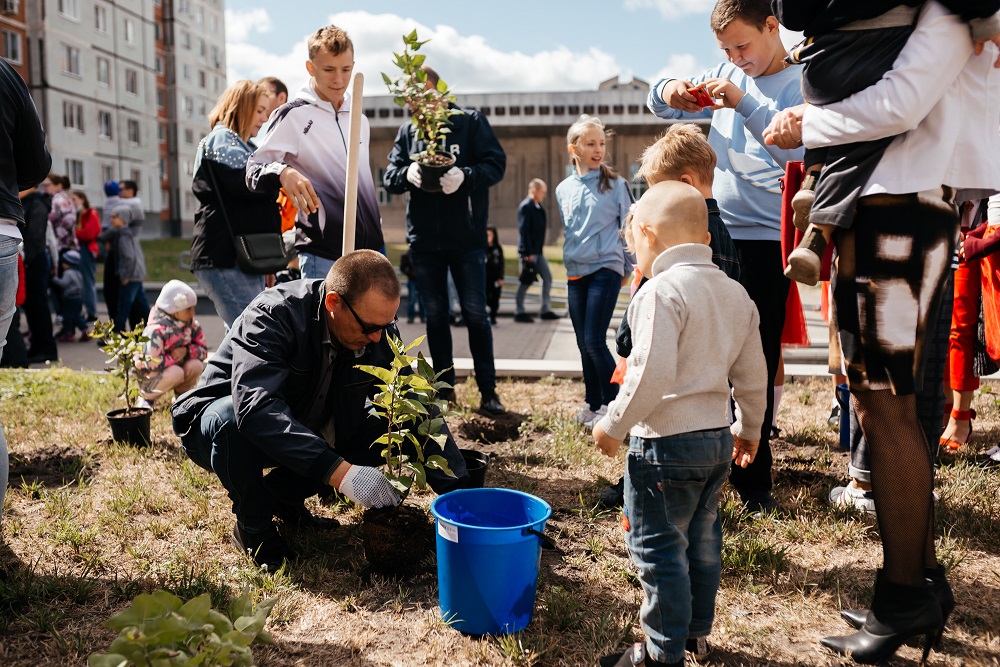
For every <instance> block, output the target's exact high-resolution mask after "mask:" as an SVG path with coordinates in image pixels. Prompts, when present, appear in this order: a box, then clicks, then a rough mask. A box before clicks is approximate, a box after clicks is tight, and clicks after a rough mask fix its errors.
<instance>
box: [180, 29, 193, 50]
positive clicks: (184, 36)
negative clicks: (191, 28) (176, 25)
mask: <svg viewBox="0 0 1000 667" xmlns="http://www.w3.org/2000/svg"><path fill="white" fill-rule="evenodd" d="M181 46H183V47H184V48H185V49H187V50H189V51H190V50H191V33H189V32H182V33H181Z"/></svg>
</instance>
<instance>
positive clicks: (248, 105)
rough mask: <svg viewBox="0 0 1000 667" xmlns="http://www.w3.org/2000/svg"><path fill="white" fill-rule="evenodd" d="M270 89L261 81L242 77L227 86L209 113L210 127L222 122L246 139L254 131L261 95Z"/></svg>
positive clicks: (266, 94)
mask: <svg viewBox="0 0 1000 667" xmlns="http://www.w3.org/2000/svg"><path fill="white" fill-rule="evenodd" d="M262 95H263V96H264V97H267V96H268V95H270V91H269V90H268V89H267V88H266V87H265V86H264V85H263V84H260V83H255V82H253V81H248V80H246V79H242V80H240V81H237V82H236V83H234V84H233V85H231V86H229V87H228V88H226V90H225V91H223V93H222V95H220V96H219V101H218V102H216V103H215V107H214V108H213V109H212V112H211V113H209V114H208V124H209V127H215V126H216V124H218V123H222V124H223V125H225V126H226V127H228V128H229V129H230V130H232V131H233V132H235V133H236V134H238V135H239V136H240V139H243V140H244V141H246V140H247V139H249V138H250V134H251V133H252V132H253V126H254V122H255V118H254V117H255V116H256V115H257V104H258V102H260V98H261V96H262Z"/></svg>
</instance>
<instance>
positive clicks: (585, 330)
mask: <svg viewBox="0 0 1000 667" xmlns="http://www.w3.org/2000/svg"><path fill="white" fill-rule="evenodd" d="M621 286H622V277H621V275H620V274H617V273H615V272H614V271H612V270H611V269H600V270H599V271H595V272H594V273H591V274H589V275H586V276H583V277H582V278H577V279H576V280H570V281H569V283H568V286H567V288H566V292H567V294H566V299H567V302H568V305H569V316H570V319H571V320H573V331H574V332H575V333H576V346H577V347H578V348H579V349H580V359H581V361H582V362H583V384H584V390H585V392H584V399H585V400H586V402H587V404H588V405H589V406H590V409H591V410H597V409H599V408H600V407H601V406H602V405H607V404H608V403H610V402H611V401H612V400H613V399H614V397H615V396H617V395H618V385H617V384H612V383H611V374H612V373H613V372H614V370H615V359H614V357H612V356H611V350H609V349H608V326H609V325H610V324H611V316H612V315H614V312H615V303H616V302H617V301H618V292H619V291H620V290H621Z"/></svg>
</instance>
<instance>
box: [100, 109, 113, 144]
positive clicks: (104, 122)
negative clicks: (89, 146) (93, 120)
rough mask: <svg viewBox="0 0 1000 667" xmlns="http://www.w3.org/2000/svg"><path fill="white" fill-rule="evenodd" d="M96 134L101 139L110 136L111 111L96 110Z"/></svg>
mask: <svg viewBox="0 0 1000 667" xmlns="http://www.w3.org/2000/svg"><path fill="white" fill-rule="evenodd" d="M97 136H99V137H101V138H102V139H110V138H111V136H112V135H111V112H110V111H98V112H97Z"/></svg>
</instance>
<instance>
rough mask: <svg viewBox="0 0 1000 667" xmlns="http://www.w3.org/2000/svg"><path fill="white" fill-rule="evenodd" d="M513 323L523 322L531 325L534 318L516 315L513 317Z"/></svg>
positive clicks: (527, 315) (524, 314)
mask: <svg viewBox="0 0 1000 667" xmlns="http://www.w3.org/2000/svg"><path fill="white" fill-rule="evenodd" d="M514 321H515V322H524V323H525V324H531V323H532V322H534V321H535V318H534V317H532V316H531V315H529V314H528V313H518V314H517V315H515V316H514Z"/></svg>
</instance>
